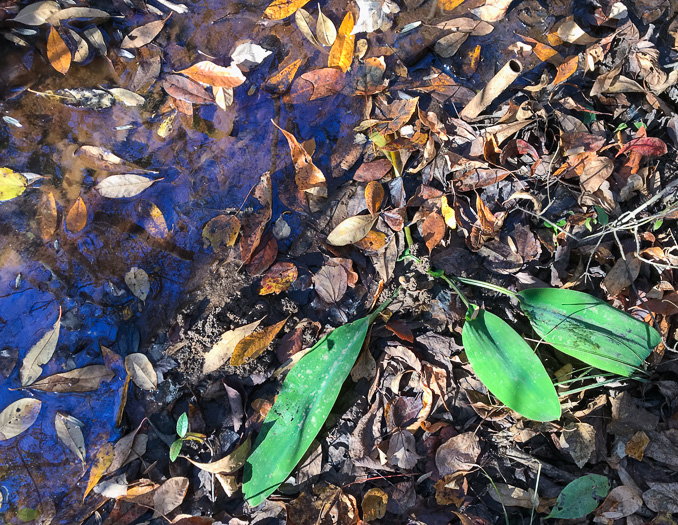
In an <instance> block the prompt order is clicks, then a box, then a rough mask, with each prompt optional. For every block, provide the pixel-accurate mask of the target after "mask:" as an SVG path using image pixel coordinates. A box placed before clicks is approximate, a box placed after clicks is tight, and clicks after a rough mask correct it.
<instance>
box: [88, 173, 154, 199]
mask: <svg viewBox="0 0 678 525" xmlns="http://www.w3.org/2000/svg"><path fill="white" fill-rule="evenodd" d="M154 182H155V180H154V179H149V178H148V177H144V176H142V175H134V174H131V173H130V174H126V175H111V176H110V177H106V178H105V179H104V180H102V181H101V182H100V183H99V184H97V185H96V186H95V188H96V190H97V191H98V192H99V193H100V194H101V195H102V196H103V197H108V198H109V199H124V198H127V197H134V196H136V195H139V194H140V193H141V192H142V191H144V190H145V189H146V188H148V187H149V186H151V185H152V184H153V183H154Z"/></svg>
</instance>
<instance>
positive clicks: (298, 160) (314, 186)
mask: <svg viewBox="0 0 678 525" xmlns="http://www.w3.org/2000/svg"><path fill="white" fill-rule="evenodd" d="M271 122H273V121H271ZM273 125H274V126H275V127H276V128H278V129H279V130H280V132H281V133H282V134H283V135H284V136H285V138H286V139H287V144H288V145H289V147H290V154H291V155H292V162H294V169H295V170H296V174H295V180H296V182H297V187H298V188H299V190H300V191H306V192H308V193H311V194H313V195H317V196H319V197H327V183H326V182H325V175H323V172H322V171H320V170H319V169H318V168H317V167H316V166H315V164H313V159H312V158H311V155H309V154H308V152H307V151H306V150H305V149H304V148H302V147H301V145H300V144H299V142H298V141H297V139H296V137H295V136H294V135H292V134H291V133H289V132H287V131H285V130H284V129H282V128H281V127H280V126H278V125H277V124H276V123H275V122H273Z"/></svg>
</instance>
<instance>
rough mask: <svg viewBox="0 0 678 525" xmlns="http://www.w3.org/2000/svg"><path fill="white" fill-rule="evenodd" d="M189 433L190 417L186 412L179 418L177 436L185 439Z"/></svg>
mask: <svg viewBox="0 0 678 525" xmlns="http://www.w3.org/2000/svg"><path fill="white" fill-rule="evenodd" d="M187 432H188V416H187V415H186V412H184V413H183V414H181V415H180V416H179V419H177V436H179V437H180V438H182V437H185V436H186V433H187Z"/></svg>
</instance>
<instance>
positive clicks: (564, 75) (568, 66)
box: [553, 55, 579, 86]
mask: <svg viewBox="0 0 678 525" xmlns="http://www.w3.org/2000/svg"><path fill="white" fill-rule="evenodd" d="M578 64H579V57H578V56H577V55H573V56H571V57H569V58H566V59H565V62H563V63H562V64H560V65H559V66H558V73H557V74H556V78H555V79H554V80H553V85H554V86H557V85H558V84H560V83H561V82H565V81H566V80H567V79H568V78H570V77H571V76H572V75H574V73H575V72H576V71H577V66H578Z"/></svg>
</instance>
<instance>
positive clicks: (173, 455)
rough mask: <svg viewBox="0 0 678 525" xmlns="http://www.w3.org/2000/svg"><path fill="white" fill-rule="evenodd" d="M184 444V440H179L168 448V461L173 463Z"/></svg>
mask: <svg viewBox="0 0 678 525" xmlns="http://www.w3.org/2000/svg"><path fill="white" fill-rule="evenodd" d="M183 444H184V440H183V439H181V438H179V439H177V440H176V441H175V442H174V443H172V445H171V446H170V461H172V462H174V461H175V460H176V459H177V458H178V457H179V453H180V452H181V447H182V446H183Z"/></svg>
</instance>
